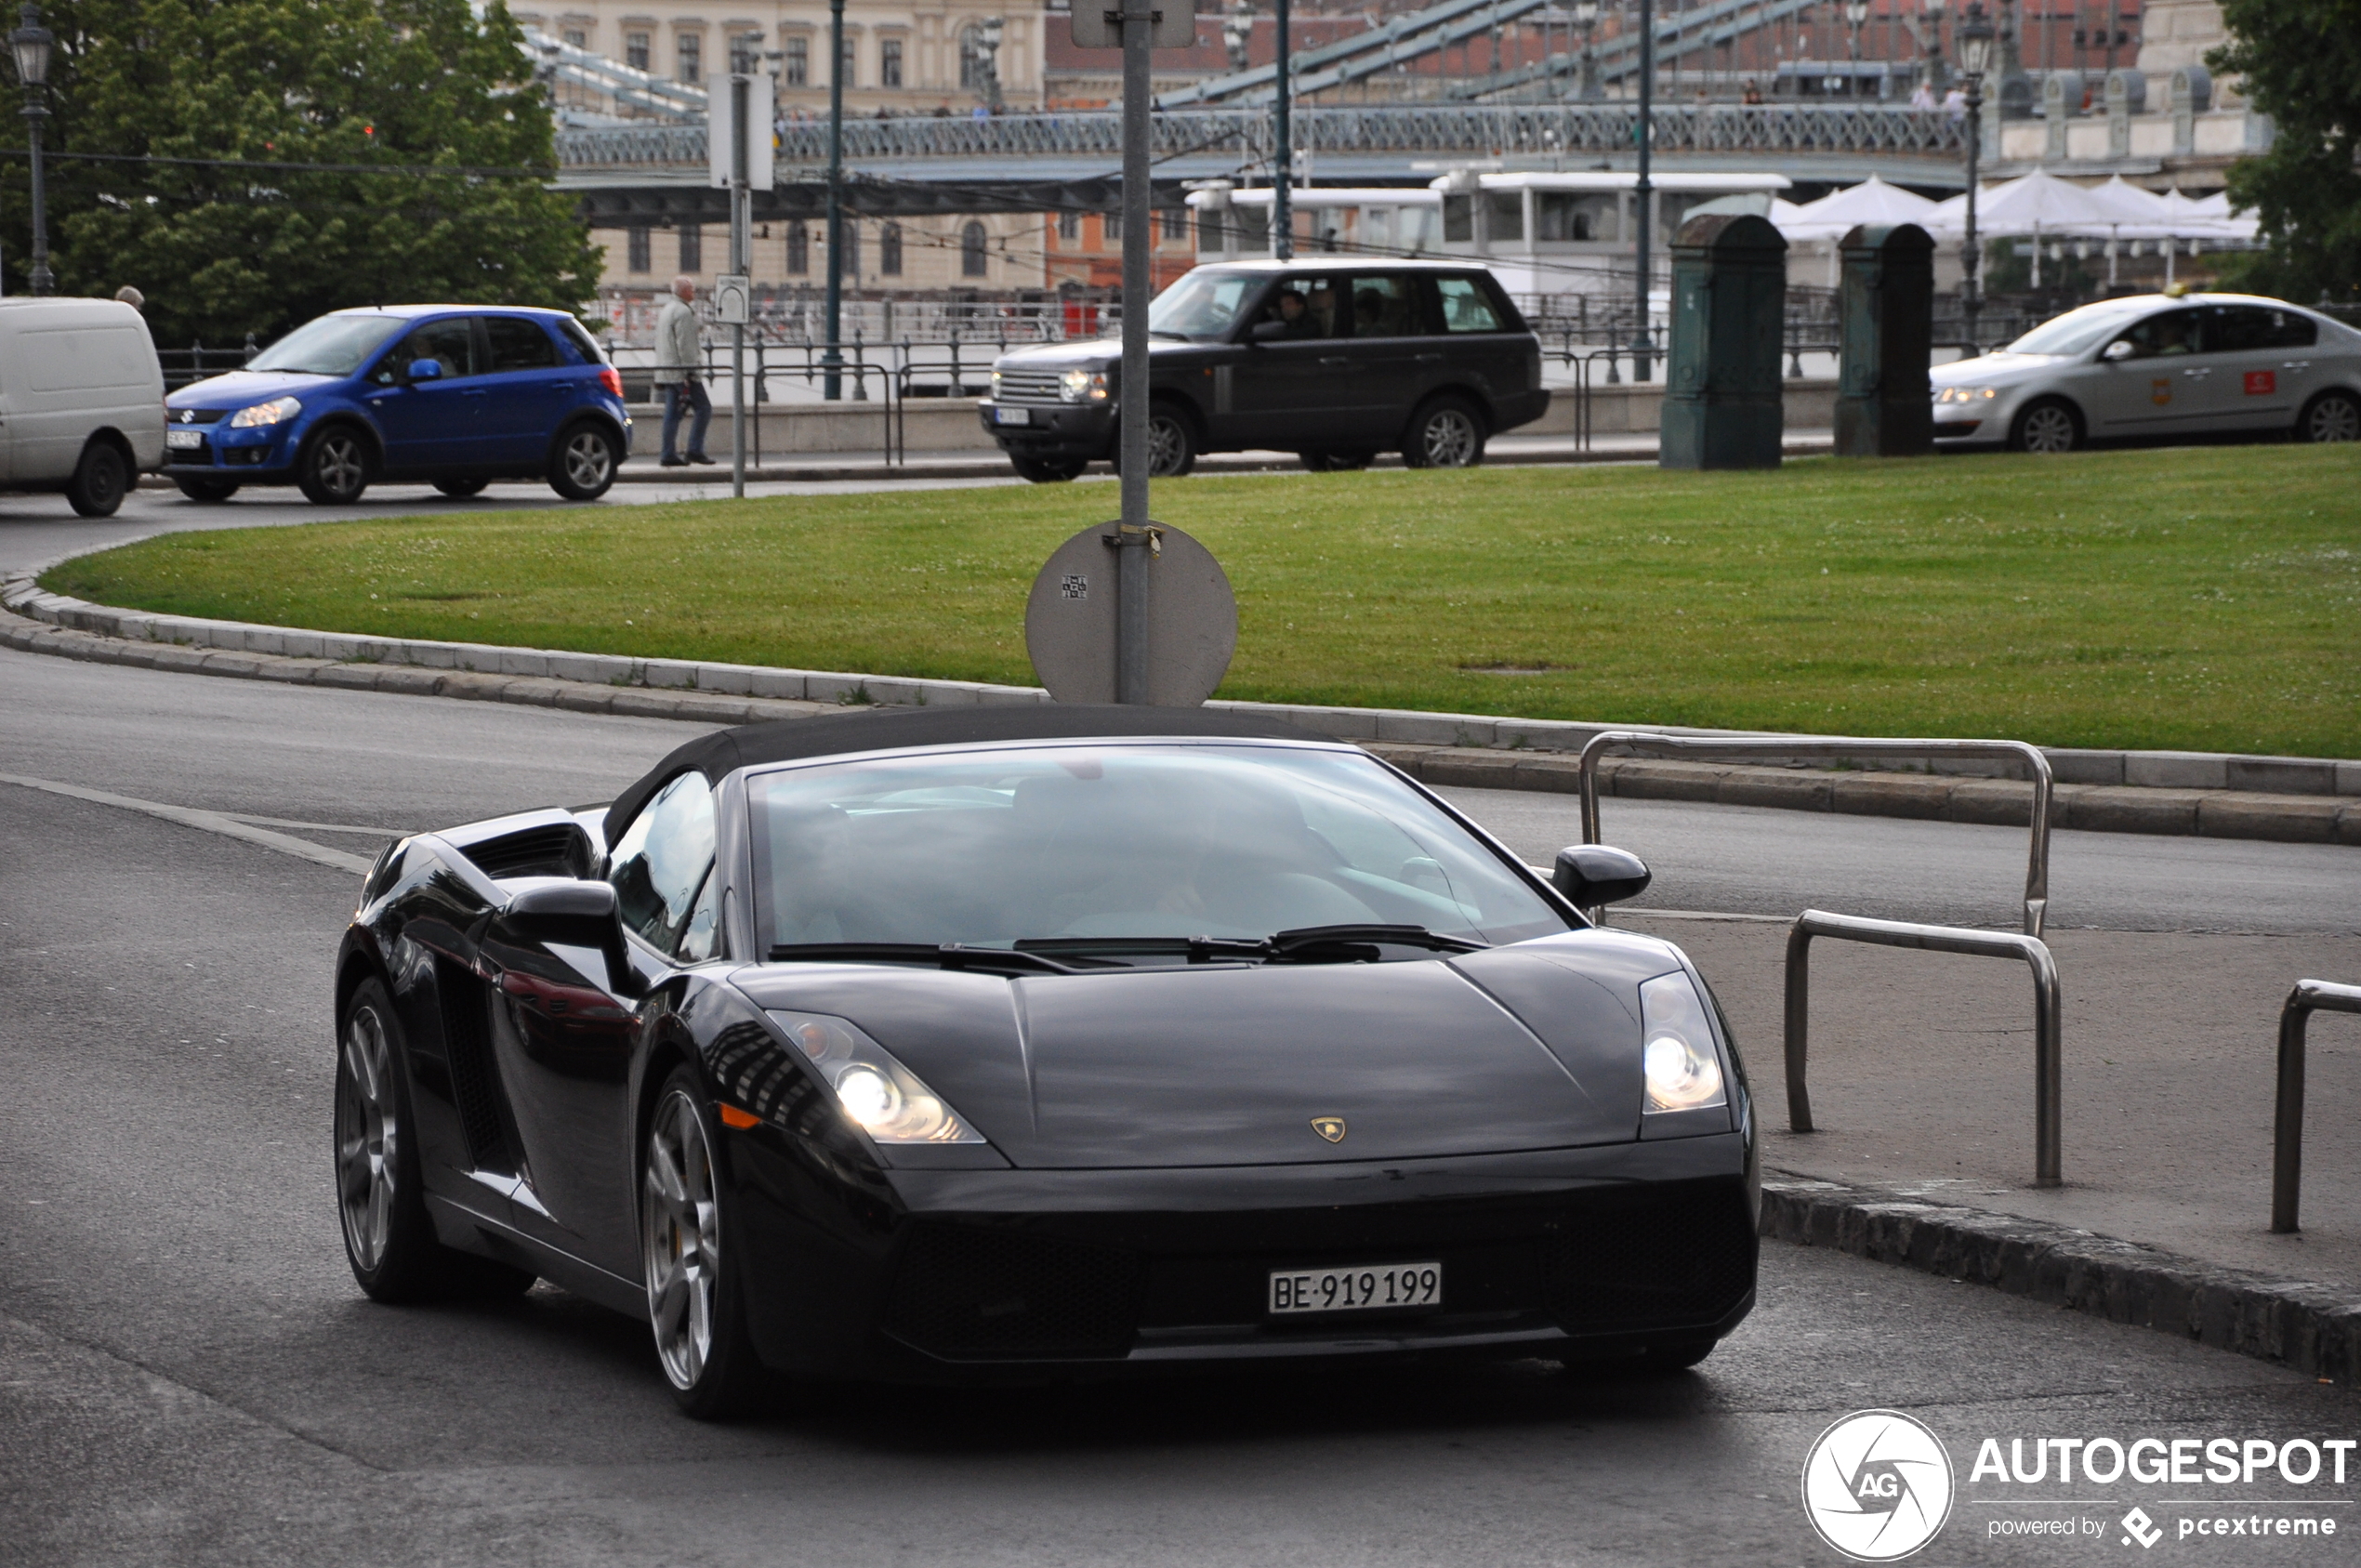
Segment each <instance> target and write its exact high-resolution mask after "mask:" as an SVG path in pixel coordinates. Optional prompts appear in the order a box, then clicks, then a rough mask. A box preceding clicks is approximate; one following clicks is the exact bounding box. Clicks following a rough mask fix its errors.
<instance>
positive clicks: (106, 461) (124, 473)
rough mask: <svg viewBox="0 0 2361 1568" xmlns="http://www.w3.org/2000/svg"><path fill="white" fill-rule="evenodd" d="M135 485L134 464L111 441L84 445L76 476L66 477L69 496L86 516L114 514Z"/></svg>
mask: <svg viewBox="0 0 2361 1568" xmlns="http://www.w3.org/2000/svg"><path fill="white" fill-rule="evenodd" d="M130 488H131V466H130V465H129V464H128V463H125V461H124V460H123V451H122V449H121V448H120V447H118V446H116V445H115V444H114V443H113V442H112V441H91V442H90V443H89V444H88V445H87V446H85V447H84V448H83V449H82V461H81V462H79V463H77V464H75V465H74V468H73V478H72V479H70V480H68V481H66V499H67V500H68V501H69V502H71V503H73V509H74V511H75V512H76V513H77V514H79V515H81V516H83V517H112V516H114V512H115V508H116V507H120V506H122V505H123V494H124V492H125V491H126V490H129V489H130Z"/></svg>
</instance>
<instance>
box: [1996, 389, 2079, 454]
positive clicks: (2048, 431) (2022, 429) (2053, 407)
mask: <svg viewBox="0 0 2361 1568" xmlns="http://www.w3.org/2000/svg"><path fill="white" fill-rule="evenodd" d="M2081 444H2082V420H2081V418H2080V416H2079V415H2077V414H2076V413H2075V412H2074V409H2073V407H2072V406H2071V405H2069V404H2067V403H2064V402H2059V401H2058V400H2057V399H2056V398H2043V399H2041V400H2039V401H2038V402H2029V403H2027V404H2025V407H2024V408H2022V409H2020V410H2019V411H2018V412H2017V416H2016V419H2015V421H2014V422H2013V423H2011V425H2010V426H2009V450H2010V451H2011V452H2043V453H2058V452H2072V451H2073V450H2074V449H2075V448H2076V447H2077V446H2080V445H2081Z"/></svg>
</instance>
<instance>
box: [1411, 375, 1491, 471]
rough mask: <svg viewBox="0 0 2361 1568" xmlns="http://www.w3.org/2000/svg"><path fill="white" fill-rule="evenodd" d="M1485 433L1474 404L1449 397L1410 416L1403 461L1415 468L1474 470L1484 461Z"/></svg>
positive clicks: (1434, 401) (1432, 402)
mask: <svg viewBox="0 0 2361 1568" xmlns="http://www.w3.org/2000/svg"><path fill="white" fill-rule="evenodd" d="M1485 439H1486V433H1485V430H1484V415H1483V414H1482V413H1480V412H1479V411H1478V410H1477V408H1476V406H1475V404H1473V403H1471V402H1469V401H1468V400H1467V399H1465V398H1462V397H1456V396H1453V395H1450V394H1448V393H1446V394H1444V396H1442V397H1438V398H1434V399H1431V400H1430V401H1428V402H1425V403H1423V404H1421V405H1420V406H1419V408H1418V413H1416V414H1414V415H1411V416H1410V429H1409V433H1408V434H1407V435H1406V436H1405V438H1404V439H1403V442H1402V461H1403V462H1404V463H1405V464H1406V465H1408V466H1409V467H1410V468H1474V467H1475V466H1476V465H1477V464H1478V463H1481V462H1483V461H1484V441H1485Z"/></svg>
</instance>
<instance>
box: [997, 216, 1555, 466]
mask: <svg viewBox="0 0 2361 1568" xmlns="http://www.w3.org/2000/svg"><path fill="white" fill-rule="evenodd" d="M1148 327H1149V331H1150V333H1151V335H1152V336H1151V340H1150V344H1149V380H1148V392H1149V397H1150V399H1151V400H1152V407H1153V410H1154V412H1153V414H1152V415H1151V418H1150V427H1149V461H1150V465H1151V469H1150V471H1151V472H1153V473H1154V474H1155V475H1156V476H1157V477H1158V478H1173V477H1177V476H1179V475H1181V474H1185V473H1187V472H1188V471H1189V469H1190V468H1191V467H1192V466H1194V464H1195V462H1196V459H1197V454H1199V453H1201V452H1235V451H1241V450H1244V449H1246V448H1249V447H1252V448H1258V449H1265V448H1275V449H1277V450H1279V451H1282V452H1293V453H1295V454H1297V455H1299V456H1300V457H1301V458H1302V460H1303V463H1304V466H1305V467H1307V468H1313V469H1330V468H1361V467H1363V466H1364V465H1365V464H1367V463H1368V461H1369V460H1370V459H1371V458H1372V457H1374V456H1376V455H1378V453H1380V452H1397V451H1398V452H1400V453H1401V454H1402V455H1403V460H1404V461H1405V462H1406V463H1407V464H1408V465H1409V466H1410V467H1412V468H1466V467H1468V466H1469V465H1471V464H1473V463H1477V462H1480V461H1482V460H1483V457H1484V441H1486V440H1487V439H1488V438H1489V437H1491V436H1492V435H1493V434H1494V433H1495V432H1497V431H1500V430H1508V429H1513V428H1516V427H1517V426H1519V425H1525V424H1530V423H1532V422H1533V421H1534V420H1536V419H1538V418H1539V417H1540V416H1541V415H1542V413H1543V411H1544V410H1546V409H1547V408H1548V407H1549V406H1550V394H1549V392H1548V391H1546V390H1545V389H1543V388H1542V385H1541V344H1540V340H1539V339H1537V338H1536V337H1535V336H1533V334H1532V333H1531V332H1530V331H1528V330H1527V329H1526V327H1525V324H1524V321H1523V318H1522V317H1520V316H1519V315H1518V314H1517V310H1516V307H1515V306H1514V305H1512V304H1510V301H1509V296H1508V295H1507V294H1505V293H1504V292H1502V290H1501V287H1500V284H1499V283H1498V282H1497V280H1496V279H1495V278H1494V277H1493V276H1492V274H1491V273H1490V272H1489V271H1487V270H1484V268H1482V267H1475V266H1470V265H1468V264H1466V263H1457V262H1441V261H1387V260H1378V259H1374V258H1371V259H1359V258H1353V259H1340V258H1339V257H1318V258H1315V259H1312V260H1305V259H1302V258H1299V259H1297V260H1294V261H1244V262H1230V263H1224V264H1222V265H1219V266H1210V267H1199V268H1197V269H1196V270H1194V271H1192V272H1190V273H1188V274H1187V275H1186V276H1184V277H1182V278H1181V279H1180V281H1178V282H1177V283H1173V284H1172V286H1171V287H1169V288H1167V289H1166V290H1165V291H1164V293H1162V294H1161V295H1159V296H1156V299H1155V302H1154V304H1153V305H1151V306H1150V307H1149V308H1148ZM1122 358H1123V353H1122V347H1121V345H1120V344H1119V343H1118V342H1116V340H1115V339H1114V338H1098V339H1094V340H1092V341H1090V342H1085V343H1044V344H1040V345H1037V346H1035V347H1033V348H1028V349H1017V350H1015V351H1013V352H1011V353H1007V354H1003V355H1002V356H1001V357H1000V358H999V359H998V360H997V361H996V362H994V364H993V367H992V397H991V399H990V401H988V402H985V403H983V405H982V412H983V423H984V428H987V429H989V430H990V431H991V432H992V434H993V435H994V437H996V439H997V440H998V441H999V443H1000V449H1001V450H1002V451H1003V452H1006V453H1007V454H1008V455H1009V462H1010V463H1012V464H1014V465H1015V467H1016V470H1017V472H1018V473H1020V474H1022V475H1023V476H1024V477H1025V478H1026V479H1029V480H1032V481H1035V482H1036V483H1046V482H1049V481H1054V480H1068V479H1072V478H1074V477H1075V475H1076V474H1078V473H1080V472H1081V471H1082V470H1083V468H1085V467H1086V466H1087V465H1088V464H1089V463H1090V462H1091V461H1092V460H1093V459H1095V458H1110V459H1111V458H1113V457H1114V456H1115V442H1116V425H1117V421H1116V418H1115V410H1116V408H1117V406H1118V404H1119V402H1120V401H1121V396H1122V389H1121V388H1120V387H1119V386H1118V385H1117V381H1118V380H1119V372H1120V369H1121V362H1122Z"/></svg>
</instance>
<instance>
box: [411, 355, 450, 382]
mask: <svg viewBox="0 0 2361 1568" xmlns="http://www.w3.org/2000/svg"><path fill="white" fill-rule="evenodd" d="M402 375H403V377H404V379H406V380H411V381H440V380H442V361H441V360H412V361H411V362H410V368H409V369H408V370H406V371H404V372H403V373H402Z"/></svg>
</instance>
